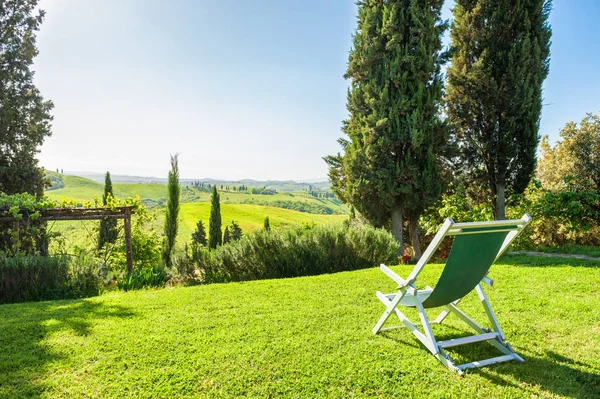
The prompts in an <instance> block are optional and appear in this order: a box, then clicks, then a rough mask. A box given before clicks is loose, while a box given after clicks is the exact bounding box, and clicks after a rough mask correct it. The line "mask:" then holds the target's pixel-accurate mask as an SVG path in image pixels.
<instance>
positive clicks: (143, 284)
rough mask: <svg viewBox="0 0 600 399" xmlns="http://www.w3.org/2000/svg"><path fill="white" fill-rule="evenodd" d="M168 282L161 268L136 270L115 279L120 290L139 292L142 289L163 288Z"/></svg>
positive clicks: (167, 277)
mask: <svg viewBox="0 0 600 399" xmlns="http://www.w3.org/2000/svg"><path fill="white" fill-rule="evenodd" d="M168 280H169V275H168V273H167V271H166V269H165V268H164V267H162V266H159V267H153V268H149V269H148V268H146V269H136V270H134V271H132V272H131V273H127V274H125V275H124V276H123V277H121V278H117V286H118V287H119V289H120V290H125V291H129V290H139V289H142V288H154V287H163V286H164V285H165V283H166V282H167V281H168Z"/></svg>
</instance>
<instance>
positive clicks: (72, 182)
mask: <svg viewBox="0 0 600 399" xmlns="http://www.w3.org/2000/svg"><path fill="white" fill-rule="evenodd" d="M52 173H54V172H52ZM60 176H61V178H62V180H63V182H64V185H65V186H64V188H59V189H56V190H49V191H46V195H47V196H48V197H50V198H53V199H56V200H61V199H62V198H63V197H65V198H68V199H74V200H76V201H81V202H84V201H91V200H92V198H93V197H94V196H96V197H98V198H101V197H102V194H103V193H104V185H103V184H101V183H97V182H95V181H93V180H89V179H86V178H83V177H78V176H69V175H60ZM113 189H114V194H115V197H116V198H118V199H125V198H128V197H135V196H139V197H140V198H141V199H151V200H154V201H159V200H161V199H165V198H166V194H167V186H166V185H165V184H113ZM181 193H182V195H181V197H182V201H184V202H185V201H189V202H191V201H194V202H209V201H210V193H206V192H202V191H200V190H198V189H196V188H193V187H189V188H188V187H185V186H183V187H182V190H181ZM220 196H221V202H222V203H229V204H239V203H252V202H255V203H257V204H261V205H268V203H273V202H275V201H293V202H302V203H308V204H315V205H323V206H327V207H329V208H331V209H333V210H334V211H335V212H339V213H346V212H347V208H346V207H345V206H344V205H343V204H341V203H339V202H338V201H333V200H329V199H319V198H312V197H304V193H302V192H293V193H277V194H275V195H252V194H250V193H249V192H244V193H239V192H234V191H220Z"/></svg>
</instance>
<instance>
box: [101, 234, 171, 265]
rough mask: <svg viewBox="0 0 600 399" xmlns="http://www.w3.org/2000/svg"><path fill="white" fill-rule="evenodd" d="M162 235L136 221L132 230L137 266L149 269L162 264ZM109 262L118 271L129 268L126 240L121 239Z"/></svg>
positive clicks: (132, 244)
mask: <svg viewBox="0 0 600 399" xmlns="http://www.w3.org/2000/svg"><path fill="white" fill-rule="evenodd" d="M161 246H162V240H161V237H160V236H159V235H158V233H156V232H155V231H154V230H145V229H144V227H143V224H142V223H136V224H135V225H134V227H133V229H132V230H131V250H132V252H133V261H134V263H135V267H137V268H140V269H148V268H152V267H156V266H158V265H160V264H161ZM109 263H110V264H111V267H112V268H113V269H115V270H118V271H124V270H125V269H126V268H127V256H126V248H125V242H124V240H122V239H119V241H118V243H117V245H116V246H115V248H114V250H112V251H111V252H110V256H109Z"/></svg>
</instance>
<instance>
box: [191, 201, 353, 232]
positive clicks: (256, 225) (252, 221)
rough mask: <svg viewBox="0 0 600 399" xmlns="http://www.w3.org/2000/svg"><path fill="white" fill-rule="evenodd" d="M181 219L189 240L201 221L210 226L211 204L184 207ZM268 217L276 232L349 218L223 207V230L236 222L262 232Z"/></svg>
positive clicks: (236, 206)
mask: <svg viewBox="0 0 600 399" xmlns="http://www.w3.org/2000/svg"><path fill="white" fill-rule="evenodd" d="M181 216H182V218H183V223H182V224H181V229H180V230H181V231H180V234H181V235H182V237H183V238H184V239H185V240H187V237H189V236H190V235H191V234H192V232H193V231H194V230H195V229H196V223H197V221H198V220H203V221H204V224H205V226H208V220H209V216H210V203H208V202H193V203H188V204H182V205H181ZM267 216H268V217H269V222H270V224H271V227H272V228H274V229H277V228H280V227H285V226H291V225H299V224H303V223H315V224H327V223H339V222H341V221H343V220H345V219H346V218H347V216H346V215H313V214H309V213H303V212H296V211H291V210H288V209H281V208H274V207H270V206H259V205H242V204H221V220H222V222H223V229H225V225H228V224H230V223H231V221H232V220H234V221H235V222H236V223H238V224H239V225H240V227H241V228H242V230H243V231H245V232H248V231H252V230H256V229H260V228H262V227H263V224H264V220H265V217H267Z"/></svg>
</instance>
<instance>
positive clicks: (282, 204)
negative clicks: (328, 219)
mask: <svg viewBox="0 0 600 399" xmlns="http://www.w3.org/2000/svg"><path fill="white" fill-rule="evenodd" d="M239 203H240V204H254V205H268V206H274V207H276V208H283V209H292V210H294V211H298V212H306V213H313V214H319V215H334V214H336V215H341V214H343V213H344V212H342V211H341V210H339V209H332V208H331V207H330V206H327V205H323V204H318V203H313V202H301V201H284V200H275V201H260V200H257V199H255V198H248V199H241V200H240V201H239Z"/></svg>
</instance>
